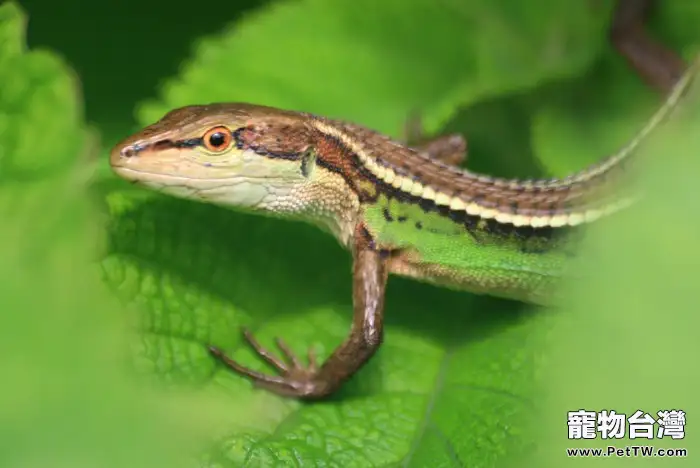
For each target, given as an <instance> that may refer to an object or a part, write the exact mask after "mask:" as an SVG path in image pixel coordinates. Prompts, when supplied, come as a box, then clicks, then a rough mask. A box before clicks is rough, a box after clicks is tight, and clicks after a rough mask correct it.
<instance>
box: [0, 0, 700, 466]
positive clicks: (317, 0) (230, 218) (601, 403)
mask: <svg viewBox="0 0 700 468" xmlns="http://www.w3.org/2000/svg"><path fill="white" fill-rule="evenodd" d="M0 5H1V6H0V215H2V220H3V223H2V225H0V226H1V227H0V235H2V238H1V240H2V242H0V259H1V261H0V317H1V319H0V320H2V321H1V322H0V330H2V332H1V333H2V334H1V335H0V349H1V350H2V354H1V355H0V356H1V357H0V363H2V369H3V372H4V376H5V378H4V379H3V380H4V382H5V385H4V389H3V391H2V397H3V398H2V399H0V400H2V403H0V421H2V424H0V434H1V435H3V437H1V438H0V465H1V466H52V467H53V466H71V467H76V466H85V467H91V466H115V467H116V466H120V467H121V466H130V467H132V466H147V467H154V466H168V467H172V466H196V465H197V464H199V465H200V466H217V467H218V466H220V467H229V466H230V467H237V466H252V467H256V466H343V467H350V466H359V467H364V466H411V467H413V466H416V467H423V466H426V467H427V466H430V467H437V466H469V467H472V466H474V467H491V466H523V465H525V464H529V465H532V466H553V467H556V466H562V465H564V466H566V465H567V464H568V463H571V465H572V466H573V465H574V464H575V465H577V466H579V465H585V464H588V466H598V464H599V463H600V461H599V460H595V459H588V460H584V459H579V460H576V461H575V462H571V460H569V459H567V458H566V456H565V451H564V447H571V446H574V447H588V446H592V445H599V444H603V445H605V441H600V440H596V441H593V442H587V441H586V442H583V441H568V440H566V426H565V421H566V411H570V410H576V409H581V408H589V409H594V410H598V409H615V410H617V411H622V412H624V411H627V412H629V413H632V412H634V410H636V409H643V410H645V411H649V412H652V413H653V412H655V411H657V410H659V409H684V410H686V412H687V414H688V419H689V421H690V423H689V429H688V434H689V435H688V437H687V438H686V439H685V440H682V441H667V440H664V441H653V444H654V445H657V446H665V447H685V448H688V449H689V450H691V452H690V453H691V455H690V456H689V457H688V458H687V459H684V460H681V459H675V460H672V462H673V464H674V465H676V466H686V465H688V466H690V465H691V464H693V465H692V466H694V463H695V461H694V456H693V454H694V453H695V452H694V449H695V450H696V447H697V445H698V444H697V438H696V437H695V436H694V432H693V431H692V427H694V426H691V425H692V424H693V422H692V421H693V420H694V419H693V418H694V416H693V415H694V414H697V411H698V410H697V409H696V408H697V406H698V405H697V402H696V401H697V399H696V398H695V396H694V395H695V394H696V389H697V386H698V379H697V371H695V370H694V368H695V366H694V356H695V355H696V354H697V352H698V349H697V348H698V344H697V340H696V338H695V334H696V330H697V329H698V319H697V317H696V315H697V314H696V311H697V305H696V304H697V298H696V296H697V294H696V289H697V288H696V286H695V284H696V279H695V278H696V274H697V271H698V267H700V254H699V252H700V251H699V250H698V249H697V246H696V243H697V235H696V233H697V232H698V228H699V227H700V226H698V224H699V222H700V221H698V219H699V218H698V216H696V215H695V213H696V212H697V209H696V208H695V204H696V203H695V200H697V196H698V193H697V192H698V191H697V188H696V187H697V184H696V183H695V174H697V173H698V169H700V164H699V163H698V162H697V158H693V157H692V156H693V154H694V151H697V148H698V147H700V142H699V141H698V137H697V135H698V134H699V133H698V132H697V131H696V129H697V128H698V127H697V126H698V122H700V120H698V116H697V115H696V111H695V109H696V108H697V105H696V104H697V103H698V102H700V96H698V92H697V90H695V92H694V93H691V96H690V98H689V104H687V105H686V106H685V109H684V112H683V113H682V114H681V115H680V117H679V118H678V119H676V121H674V122H675V123H674V124H673V125H670V126H669V127H668V128H666V129H664V130H663V131H661V132H659V134H658V137H656V136H655V138H654V140H653V141H652V142H651V143H650V144H649V145H647V146H646V147H645V148H644V152H643V154H644V155H647V156H649V157H647V158H645V160H647V161H649V162H650V168H649V170H648V171H646V173H645V177H644V178H643V180H644V182H645V184H646V187H647V188H648V191H649V193H650V194H651V195H650V196H649V200H651V202H649V203H646V204H644V205H643V206H641V207H640V208H638V209H636V210H632V211H630V212H629V214H624V215H622V216H620V217H618V218H616V219H615V220H614V221H612V222H611V223H609V225H606V226H604V227H603V228H601V230H600V232H595V233H593V235H592V236H591V241H590V244H591V245H590V246H586V250H585V254H584V255H583V257H584V258H592V259H594V261H592V262H590V263H589V264H588V265H587V266H582V267H581V275H580V278H579V277H577V278H575V281H571V284H570V289H571V291H570V293H569V301H568V304H569V305H568V306H567V307H564V308H562V309H556V310H541V309H536V308H533V307H529V306H525V305H522V304H517V303H513V302H509V301H502V300H496V299H492V298H485V297H478V296H474V295H470V294H467V293H458V292H453V291H447V290H443V289H439V288H435V287H431V286H427V285H423V284H417V283H415V282H412V281H408V280H404V279H397V278H394V279H392V280H391V283H390V288H389V292H388V297H387V319H386V326H387V331H386V342H385V345H384V346H383V347H382V351H381V352H380V353H379V355H378V356H377V357H376V358H375V359H373V361H372V362H371V363H370V364H369V365H368V366H366V367H365V368H364V369H363V370H362V372H361V373H360V374H359V375H358V376H357V377H356V378H355V379H353V380H352V381H351V382H349V383H348V385H347V386H346V387H344V388H343V390H342V391H341V392H340V394H339V395H338V396H337V397H335V398H333V399H332V400H331V401H329V402H323V403H318V404H314V405H305V404H300V403H298V402H293V401H288V400H283V399H279V398H276V397H273V396H271V395H268V394H266V393H264V392H260V391H255V390H253V389H251V387H250V385H249V384H248V383H247V382H245V381H243V380H242V379H240V378H237V377H236V376H233V375H231V374H230V373H228V372H226V371H225V370H224V369H223V368H221V367H219V366H217V365H216V364H215V363H214V362H213V360H212V359H211V358H210V357H209V356H208V354H207V353H206V348H205V345H206V344H208V343H215V344H217V345H219V346H222V347H224V348H225V349H226V350H227V351H229V352H230V353H231V354H232V355H233V357H234V358H237V359H240V360H243V361H244V362H246V363H247V364H249V365H251V366H260V364H259V363H258V362H257V361H256V360H255V358H254V356H253V354H252V353H251V352H250V351H249V350H247V349H246V348H245V347H243V346H241V340H240V335H239V332H238V330H239V327H240V326H241V325H246V326H250V327H252V328H253V329H254V330H256V332H257V333H258V336H259V337H260V339H261V340H262V341H263V342H266V343H268V342H271V340H272V337H274V336H277V335H278V334H282V333H283V334H284V335H283V336H284V338H285V339H286V340H287V341H288V342H290V344H291V345H292V347H293V348H294V349H296V350H298V351H302V350H303V349H305V348H306V347H307V346H309V345H312V346H315V347H316V349H317V350H319V352H320V354H321V355H322V356H326V355H328V354H329V353H330V352H331V350H332V349H333V347H334V346H335V345H337V343H339V342H340V340H342V338H343V337H344V335H345V333H346V332H347V329H348V326H349V321H350V316H351V299H350V276H349V267H350V264H349V258H348V256H347V254H346V253H344V252H343V251H341V250H340V249H339V248H338V247H337V245H336V243H335V242H334V241H333V240H332V239H330V238H328V237H327V236H325V235H324V234H323V233H320V232H317V231H316V230H315V229H314V228H312V227H310V226H305V225H297V224H295V223H289V222H285V221H280V220H269V219H261V218H258V217H255V216H250V215H241V214H238V213H233V212H229V211H226V210H223V209H219V208H214V207H210V206H205V205H200V204H196V203H191V202H187V201H181V200H173V199H170V198H167V197H162V196H159V195H156V194H152V193H149V192H147V191H145V190H141V189H138V188H135V187H132V186H130V185H129V184H126V183H124V182H123V181H120V180H117V179H116V178H115V177H114V176H112V174H111V172H110V171H109V168H108V165H107V164H106V159H105V156H106V151H107V150H108V149H109V147H110V146H111V145H112V144H113V143H114V142H116V141H117V140H118V139H120V138H123V137H125V136H126V135H128V134H129V133H130V132H131V131H133V130H135V129H137V128H138V127H140V126H143V125H145V124H147V123H150V122H152V121H153V120H155V119H156V118H158V117H159V116H160V115H162V114H163V113H164V112H166V111H167V110H170V109H172V108H174V107H177V106H181V105H185V104H190V103H202V102H211V101H218V100H244V101H254V102H259V103H262V104H269V105H278V106H282V107H289V108H295V109H302V110H309V111H313V112H319V113H322V114H327V115H331V116H333V117H343V118H348V119H351V120H355V121H358V122H360V123H364V124H367V125H369V126H372V127H374V128H377V129H379V130H383V131H386V132H388V133H391V134H392V135H395V136H400V130H401V128H402V125H403V122H404V119H405V117H406V116H407V115H408V114H409V113H410V112H411V111H414V110H420V111H421V112H422V114H423V115H424V117H425V120H426V124H427V126H428V130H430V131H434V132H440V131H460V132H464V133H465V134H466V135H467V137H468V139H469V147H470V155H469V161H468V166H469V167H470V169H474V170H477V171H484V172H488V173H491V174H497V175H503V176H517V177H529V176H537V175H545V174H546V175H563V174H566V173H569V172H571V171H574V170H577V169H580V168H582V167H584V166H585V165H586V164H588V163H591V162H593V161H596V160H598V159H600V157H601V155H604V154H609V153H611V152H613V151H615V150H616V149H617V148H618V147H619V146H620V145H621V144H622V143H623V142H625V141H626V140H628V139H629V138H630V137H631V136H632V135H633V134H634V132H635V130H636V129H638V128H639V126H640V125H641V124H642V123H643V122H644V121H645V120H646V119H647V118H648V117H649V115H651V113H652V112H653V110H654V109H655V108H656V107H657V106H658V105H659V103H660V102H661V99H660V97H659V96H658V95H657V94H656V93H654V92H653V91H652V90H650V89H648V88H646V87H645V86H644V85H643V84H641V83H640V81H639V79H638V77H637V76H636V75H634V73H632V72H631V71H630V70H629V68H628V67H627V66H626V64H625V63H624V62H623V61H622V60H621V59H620V58H619V57H618V56H617V55H615V53H614V52H613V50H612V48H611V47H610V46H609V44H608V43H607V41H606V28H607V25H608V23H609V19H610V11H611V9H610V5H611V4H610V3H608V2H596V1H590V2H576V3H575V4H564V3H563V2H559V3H556V2H550V1H548V0H538V1H534V2H529V3H528V2H513V1H506V0H502V1H498V2H493V1H491V0H443V1H441V2H434V1H432V0H430V1H429V0H424V1H421V0H415V1H409V2H406V1H398V0H391V1H386V2H381V4H379V3H375V2H371V1H370V0H364V1H343V0H337V1H327V0H301V1H295V2H265V3H263V2H253V1H246V2H227V3H214V4H201V5H199V4H195V3H192V2H184V1H175V0H174V1H170V2H165V1H160V0H157V1H155V0H154V1H149V2H135V1H134V0H128V1H124V2H93V3H81V2H77V1H64V2H50V1H46V0H30V1H23V2H21V3H20V5H21V8H22V10H24V13H26V15H27V16H28V29H27V37H26V44H28V46H29V49H30V50H31V51H32V52H30V53H24V51H22V50H21V47H20V44H21V43H22V41H24V38H23V36H22V30H21V24H22V21H21V16H20V13H19V11H18V10H17V9H16V8H15V7H8V5H17V4H16V3H15V4H10V3H8V2H4V3H0ZM698 21H700V4H697V3H696V2H671V3H664V4H663V6H661V7H660V8H658V9H657V11H656V14H655V16H654V18H653V19H652V21H651V28H652V30H653V32H654V34H655V35H657V37H659V38H660V39H662V40H663V41H664V42H665V43H668V44H669V45H671V46H672V47H674V49H676V50H677V51H679V53H681V54H682V55H683V56H684V57H686V58H690V57H692V56H693V54H694V53H696V52H698V50H699V48H698V45H699V44H700V33H698V31H699V30H700V29H698V27H697V24H698ZM37 49H40V50H41V51H36V50H37ZM47 50H48V51H50V52H46V51H47ZM57 57H58V59H57ZM71 73H74V74H75V78H76V79H77V84H79V86H78V87H74V86H71V82H70V76H71ZM83 110H84V113H85V116H84V119H83V115H82V112H83ZM93 137H98V139H94V138H93ZM290 246H291V247H290ZM586 268H588V269H586ZM260 368H261V369H262V366H260ZM632 443H633V441H625V440H623V441H617V442H615V445H618V446H624V445H632ZM650 444H651V442H650ZM640 445H643V443H642V444H640ZM607 461H608V462H611V463H613V464H614V465H615V466H619V465H626V464H630V465H631V464H632V463H634V464H635V465H636V464H638V463H639V462H640V461H641V460H639V459H616V460H614V461H613V460H607ZM644 461H646V462H648V463H651V464H655V465H663V466H667V465H665V463H669V465H670V462H668V461H666V460H661V459H649V460H644Z"/></svg>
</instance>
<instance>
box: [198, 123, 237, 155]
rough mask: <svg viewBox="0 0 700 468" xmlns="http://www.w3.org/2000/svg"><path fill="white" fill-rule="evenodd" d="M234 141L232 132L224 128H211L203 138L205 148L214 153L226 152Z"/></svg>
mask: <svg viewBox="0 0 700 468" xmlns="http://www.w3.org/2000/svg"><path fill="white" fill-rule="evenodd" d="M232 140H233V137H232V136H231V131H230V130H229V129H228V128H226V127H224V126H218V127H214V128H210V129H209V130H207V132H206V133H205V134H204V137H203V138H202V141H203V143H204V147H205V148H206V149H208V150H209V151H212V152H214V153H221V152H222V151H226V150H227V149H228V148H229V146H231V141H232Z"/></svg>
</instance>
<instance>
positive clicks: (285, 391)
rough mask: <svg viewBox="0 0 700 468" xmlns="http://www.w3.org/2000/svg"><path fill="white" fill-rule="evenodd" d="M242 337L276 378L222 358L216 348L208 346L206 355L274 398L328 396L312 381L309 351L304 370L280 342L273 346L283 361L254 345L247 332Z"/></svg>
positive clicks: (313, 371)
mask: <svg viewBox="0 0 700 468" xmlns="http://www.w3.org/2000/svg"><path fill="white" fill-rule="evenodd" d="M243 337H244V338H245V340H246V342H248V344H249V345H250V346H251V347H252V348H253V349H254V350H255V352H256V353H257V354H258V355H260V357H262V358H263V359H264V360H265V362H267V363H268V364H270V365H271V366H272V367H274V368H275V369H276V370H277V372H278V373H279V375H267V374H263V373H262V372H258V371H254V370H253V369H250V368H248V367H245V366H243V365H241V364H239V363H238V362H236V361H234V360H233V359H231V358H229V357H228V356H226V354H225V353H224V352H223V351H222V350H221V349H220V348H217V347H216V346H209V352H210V353H211V354H213V355H214V357H216V358H217V359H218V360H219V361H221V362H222V363H224V364H225V365H226V366H227V367H229V368H230V369H231V370H233V371H234V372H236V373H237V374H239V375H242V376H244V377H247V378H248V379H250V380H251V381H252V382H253V384H254V385H255V386H257V387H260V388H264V389H266V390H269V391H272V392H274V393H276V394H278V395H281V396H289V397H297V398H309V399H311V398H320V397H323V396H326V395H327V394H328V393H329V390H328V388H327V387H328V386H327V385H325V384H324V382H322V381H319V380H317V379H316V375H317V374H318V366H317V364H316V357H315V354H314V353H313V351H312V350H311V349H309V353H308V355H309V364H308V365H307V366H304V365H303V364H302V363H301V362H300V361H299V359H298V358H297V356H296V355H295V354H294V352H292V350H291V349H290V348H289V346H287V344H286V343H285V342H284V341H283V340H282V339H280V338H276V339H275V342H276V344H277V347H278V348H279V350H280V351H281V354H282V356H283V358H284V359H280V358H279V357H277V356H275V355H274V354H273V353H272V352H270V351H269V350H268V349H267V348H265V347H263V346H262V345H261V344H260V343H258V341H257V340H256V339H255V337H254V336H253V334H252V333H251V332H250V331H249V330H247V329H243Z"/></svg>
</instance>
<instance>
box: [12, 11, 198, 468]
mask: <svg viewBox="0 0 700 468" xmlns="http://www.w3.org/2000/svg"><path fill="white" fill-rule="evenodd" d="M24 25H25V17H24V15H23V13H22V11H21V10H20V9H19V7H18V6H17V5H16V4H15V3H14V2H5V3H3V4H2V5H0V38H1V39H0V64H2V66H1V67H0V103H1V104H0V122H1V123H0V156H2V158H1V159H0V168H1V169H2V171H1V172H0V219H1V220H2V221H1V222H0V312H1V313H0V368H1V369H2V376H3V384H2V394H1V396H2V398H0V421H2V423H1V424H0V465H2V466H13V467H19V466H23V467H29V466H55V467H58V466H70V467H75V468H77V467H94V466H105V467H122V466H123V467H126V466H129V467H137V466H143V467H153V466H158V465H160V464H161V463H163V464H165V465H167V466H178V463H180V461H178V458H180V459H181V460H182V457H181V452H180V451H179V450H173V449H172V448H168V450H167V451H165V450H164V445H160V442H161V441H162V439H160V438H159V437H164V436H165V435H168V436H171V437H176V436H177V434H172V432H170V428H171V427H182V426H179V425H178V424H173V423H178V421H177V418H176V417H173V418H166V417H164V414H165V413H164V412H163V411H162V408H160V409H158V406H157V404H154V400H153V398H152V397H151V396H149V395H148V394H147V392H144V391H142V390H137V389H136V388H134V387H133V386H132V385H131V384H130V383H129V381H128V380H126V378H125V374H124V372H123V367H124V366H123V362H124V358H125V356H124V350H125V342H124V336H125V333H124V327H123V325H122V324H123V317H122V316H119V315H118V314H117V312H118V309H117V308H115V304H114V303H113V302H114V301H113V300H112V299H111V297H110V295H109V293H108V291H106V290H105V288H104V285H103V283H102V282H101V280H100V276H99V275H98V273H99V271H98V268H96V267H97V265H96V263H95V260H96V259H97V258H98V253H97V252H98V250H97V249H98V247H99V246H100V244H101V243H102V241H103V239H102V235H103V232H104V226H103V224H102V222H101V221H102V220H101V219H100V218H99V217H98V216H97V213H96V212H95V209H94V206H93V205H92V202H91V200H90V199H89V197H88V192H87V190H86V187H87V183H88V181H89V176H90V173H91V171H92V169H93V168H94V160H92V161H91V160H90V158H86V157H85V155H86V153H87V154H88V155H89V154H91V151H92V149H94V146H95V145H94V138H93V135H92V134H91V132H89V131H88V130H87V129H86V126H85V124H84V122H83V120H82V116H81V115H80V114H81V112H80V109H81V106H80V101H79V99H78V95H77V93H76V90H75V88H76V87H75V85H74V81H73V78H72V76H71V73H70V71H69V70H68V69H67V68H66V67H65V65H63V63H62V62H61V61H60V60H58V59H57V58H56V57H55V56H54V55H53V54H50V53H48V52H34V51H32V52H25V51H24V46H23V44H24ZM49 168H50V169H51V170H50V171H49V170H48V169H49ZM39 169H46V170H41V171H40V170H39ZM29 176H31V177H29ZM156 435H157V436H156ZM172 440H177V439H172V438H171V441H172ZM183 442H186V440H185V441H182V442H180V441H178V444H177V446H178V447H186V446H187V444H186V443H183ZM171 456H172V457H173V459H170V457H171ZM178 456H179V457H178Z"/></svg>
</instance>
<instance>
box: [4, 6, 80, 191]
mask: <svg viewBox="0 0 700 468" xmlns="http://www.w3.org/2000/svg"><path fill="white" fill-rule="evenodd" d="M13 5H14V4H13V3H8V4H6V5H4V8H3V9H2V15H1V16H0V25H2V34H1V35H0V82H1V83H2V87H0V135H2V138H3V141H2V145H0V181H1V180H2V179H3V178H6V177H7V176H8V175H9V176H10V177H15V178H27V177H35V176H37V175H45V174H46V173H47V172H51V171H55V170H60V169H61V168H63V167H65V165H66V164H68V163H69V162H70V161H71V158H72V157H73V155H75V154H76V153H79V152H80V151H81V148H82V146H81V145H82V144H83V142H82V140H81V138H82V135H80V134H78V135H76V132H75V130H74V129H75V127H76V126H77V125H79V122H80V119H81V118H82V116H81V105H80V103H79V101H78V100H77V99H76V98H75V93H74V92H67V90H69V89H71V88H74V87H75V80H74V77H73V76H72V74H71V72H70V71H68V70H66V69H65V67H63V66H62V65H61V64H60V63H59V61H58V59H57V58H56V56H55V55H53V54H50V53H47V52H43V51H34V52H32V53H31V54H30V55H28V56H27V55H25V54H24V53H23V49H24V38H23V31H24V18H23V17H22V16H21V14H20V13H19V11H18V10H17V8H15V7H14V6H13ZM59 70H60V73H58V71H59ZM25 122H31V123H32V125H27V124H23V123H25ZM38 155H40V156H41V157H39V156H38Z"/></svg>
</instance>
